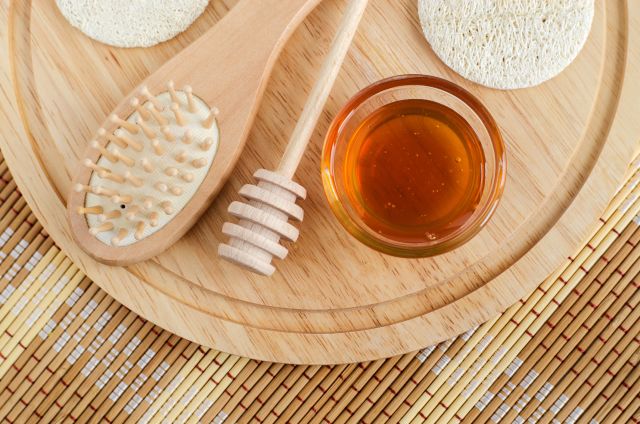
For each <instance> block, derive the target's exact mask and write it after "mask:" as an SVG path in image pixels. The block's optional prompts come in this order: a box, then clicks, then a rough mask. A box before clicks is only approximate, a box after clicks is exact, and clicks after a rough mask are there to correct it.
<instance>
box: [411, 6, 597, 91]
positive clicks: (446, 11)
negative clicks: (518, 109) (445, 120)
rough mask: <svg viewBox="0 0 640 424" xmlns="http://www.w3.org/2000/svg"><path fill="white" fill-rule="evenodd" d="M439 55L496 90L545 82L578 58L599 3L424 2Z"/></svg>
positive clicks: (427, 29)
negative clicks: (595, 5)
mask: <svg viewBox="0 0 640 424" xmlns="http://www.w3.org/2000/svg"><path fill="white" fill-rule="evenodd" d="M418 10H419V14H420V21H421V24H422V28H423V31H424V35H425V37H426V38H427V40H428V41H429V43H430V44H431V48H432V49H433V51H434V52H435V53H436V54H437V55H438V56H439V57H440V59H442V61H443V62H444V63H445V64H447V65H448V66H449V67H450V68H451V69H453V70H454V71H456V72H457V73H459V74H460V75H462V76H463V77H465V78H467V79H469V80H471V81H474V82H477V83H479V84H482V85H486V86H489V87H494V88H502V89H515V88H523V87H531V86H535V85H538V84H540V83H543V82H544V81H547V80H549V79H551V78H553V77H555V76H556V75H558V74H559V73H560V72H562V70H563V69H565V68H566V67H567V66H569V64H570V63H571V62H572V61H573V60H574V59H575V58H576V56H577V55H578V53H579V52H580V50H581V49H582V46H583V45H584V43H585V41H586V40H587V36H588V35H589V30H590V29H591V22H592V20H593V14H594V1H593V0H558V1H545V0H518V1H512V0H477V1H475V0H474V1H467V0H418Z"/></svg>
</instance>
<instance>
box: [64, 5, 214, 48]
mask: <svg viewBox="0 0 640 424" xmlns="http://www.w3.org/2000/svg"><path fill="white" fill-rule="evenodd" d="M208 3H209V0H107V1H105V0H56V4H57V5H58V8H59V9H60V12H62V14H63V15H64V17H65V18H66V19H67V20H68V21H69V22H70V23H71V25H73V26H74V27H76V28H78V29H79V30H80V31H82V32H84V33H85V34H86V35H88V36H89V37H91V38H93V39H94V40H97V41H100V42H103V43H106V44H110V45H112V46H116V47H149V46H153V45H155V44H158V43H160V42H162V41H166V40H168V39H170V38H173V37H175V36H176V35H178V34H179V33H181V32H182V31H184V30H185V29H187V28H188V27H189V25H191V24H192V23H193V21H195V20H196V18H198V16H200V14H202V12H203V11H204V9H205V7H206V6H207V4H208Z"/></svg>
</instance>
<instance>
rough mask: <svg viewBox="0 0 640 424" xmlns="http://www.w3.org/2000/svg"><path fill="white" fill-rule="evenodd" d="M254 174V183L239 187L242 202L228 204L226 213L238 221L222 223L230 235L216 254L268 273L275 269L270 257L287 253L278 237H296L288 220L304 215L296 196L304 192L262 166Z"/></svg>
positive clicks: (248, 267) (305, 193)
mask: <svg viewBox="0 0 640 424" xmlns="http://www.w3.org/2000/svg"><path fill="white" fill-rule="evenodd" d="M254 177H255V178H256V179H257V180H258V184H257V185H250V184H247V185H245V186H243V187H242V188H241V189H240V195H241V196H242V197H244V198H245V199H246V202H233V203H231V204H230V205H229V213H230V214H231V215H232V216H234V217H236V218H238V219H239V221H238V223H237V224H235V223H230V222H226V223H225V224H224V225H223V226H222V232H223V233H224V234H226V235H228V236H229V237H230V239H229V242H228V243H222V244H220V245H219V246H218V255H220V257H222V258H224V259H226V260H228V261H230V262H233V263H235V264H237V265H240V266H242V267H244V268H246V269H248V270H250V271H252V272H255V273H257V274H261V275H266V276H270V275H272V274H273V273H274V272H275V267H274V266H273V265H272V264H271V261H272V259H273V257H274V256H275V257H277V258H279V259H284V258H285V257H286V256H287V254H288V250H287V249H286V248H285V247H283V246H282V245H280V240H281V239H283V238H284V239H286V240H288V241H296V240H297V239H298V234H299V232H298V229H297V228H296V227H294V226H293V225H292V224H290V223H289V222H288V221H289V219H293V220H295V221H302V219H303V218H304V211H303V210H302V208H301V207H300V206H298V205H297V204H296V200H297V199H298V198H302V199H304V198H305V197H306V195H307V192H306V190H305V189H304V187H302V186H301V185H300V184H298V183H296V182H294V181H291V180H290V179H288V178H286V177H284V176H282V175H280V174H278V173H275V172H272V171H267V170H266V169H260V170H258V171H257V172H256V173H255V174H254Z"/></svg>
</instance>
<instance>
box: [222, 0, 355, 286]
mask: <svg viewBox="0 0 640 424" xmlns="http://www.w3.org/2000/svg"><path fill="white" fill-rule="evenodd" d="M366 6H367V0H351V1H350V2H349V4H348V6H347V10H346V11H345V15H344V18H343V21H342V23H341V24H340V27H339V28H338V32H337V34H336V36H335V38H334V40H333V43H332V46H331V50H330V51H329V54H328V55H327V58H326V59H325V61H324V64H323V66H322V69H321V70H320V75H319V77H318V80H317V81H316V84H315V85H314V87H313V89H312V91H311V93H310V95H309V98H308V99H307V102H306V104H305V107H304V109H303V111H302V114H301V115H300V119H299V120H298V122H297V124H296V127H295V129H294V131H293V133H292V135H291V138H290V139H289V142H288V144H287V148H286V150H285V153H284V155H283V157H282V159H281V161H280V164H279V165H278V168H277V169H276V170H275V171H268V170H266V169H260V170H258V171H257V172H256V173H255V174H254V177H255V178H256V179H257V180H258V183H257V184H246V185H244V186H243V187H242V188H241V189H240V192H239V193H240V195H241V196H242V197H244V198H245V199H246V202H239V201H235V202H233V203H231V204H230V205H229V214H230V215H232V216H234V217H236V218H238V219H239V221H238V223H231V222H226V223H225V224H224V225H223V227H222V232H223V233H224V234H226V235H228V236H229V237H230V239H229V241H228V243H226V244H224V243H223V244H220V245H219V246H218V254H219V255H220V256H221V257H222V258H224V259H226V260H228V261H230V262H233V263H236V264H238V265H240V266H242V267H244V268H246V269H248V270H250V271H253V272H255V273H258V274H262V275H266V276H270V275H272V274H273V272H274V271H275V267H274V266H273V265H272V264H271V262H272V259H273V257H274V256H275V257H277V258H279V259H284V258H285V257H286V256H287V253H288V249H287V248H286V247H284V246H282V245H281V244H280V240H281V239H283V238H284V239H285V240H288V241H292V242H295V241H296V240H297V238H298V235H299V231H298V229H297V228H296V227H295V226H293V225H292V224H291V223H289V222H288V221H289V219H293V220H295V221H302V219H303V217H304V211H303V210H302V208H301V207H300V206H299V205H297V204H296V200H297V199H298V198H301V199H304V198H305V197H306V190H305V188H304V187H303V186H301V185H300V184H298V183H296V182H294V181H293V180H292V178H293V175H294V174H295V172H296V169H297V168H298V165H299V164H300V160H301V159H302V156H303V154H304V151H305V150H306V147H307V144H308V143H309V140H310V139H311V135H312V133H313V130H314V128H315V126H316V123H317V121H318V119H319V117H320V114H321V113H322V110H323V109H324V105H325V103H326V100H327V98H328V97H329V93H330V92H331V88H332V87H333V84H334V82H335V79H336V77H337V76H338V72H339V71H340V67H341V65H342V62H343V60H344V57H345V56H346V54H347V51H348V50H349V46H350V45H351V41H352V40H353V37H354V35H355V33H356V31H357V28H358V24H359V22H360V19H361V18H362V15H363V14H364V10H365V8H366Z"/></svg>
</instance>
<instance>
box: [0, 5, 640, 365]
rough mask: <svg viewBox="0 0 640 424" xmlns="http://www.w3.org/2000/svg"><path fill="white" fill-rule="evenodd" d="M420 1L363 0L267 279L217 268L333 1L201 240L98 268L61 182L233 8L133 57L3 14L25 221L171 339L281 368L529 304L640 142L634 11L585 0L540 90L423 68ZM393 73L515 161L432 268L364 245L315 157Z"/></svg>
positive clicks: (284, 64)
mask: <svg viewBox="0 0 640 424" xmlns="http://www.w3.org/2000/svg"><path fill="white" fill-rule="evenodd" d="M415 3H416V2H415V0H402V1H393V2H391V1H372V2H371V5H370V7H369V9H368V10H367V13H366V15H365V18H364V21H363V23H362V25H361V28H360V31H359V33H358V35H357V36H356V40H355V44H354V46H353V47H352V49H351V51H350V54H349V57H348V58H347V61H346V63H345V66H344V69H343V70H342V73H341V75H340V77H339V80H338V82H337V84H336V86H335V88H334V90H333V93H332V97H331V100H330V101H329V103H328V106H327V109H326V113H325V114H324V116H323V118H322V120H321V122H320V124H319V125H318V128H317V131H316V133H315V135H314V138H313V140H312V142H311V147H310V148H309V151H308V152H307V155H306V157H305V159H304V161H303V163H302V166H301V168H300V170H299V172H298V174H297V177H296V178H297V180H298V181H300V182H301V183H303V184H304V185H305V186H306V187H307V189H308V190H309V196H308V199H307V200H306V201H304V205H303V207H304V209H305V211H306V216H305V220H304V223H303V224H302V225H301V228H300V230H301V238H300V240H299V241H298V242H297V243H296V244H294V245H292V246H291V248H292V252H291V254H290V256H289V257H288V258H287V259H286V260H285V261H280V262H277V264H276V265H277V268H278V271H277V272H276V274H275V276H274V277H272V278H271V279H267V278H263V277H257V276H255V275H253V274H250V273H247V272H244V271H242V270H240V269H239V268H237V267H235V266H233V265H231V264H228V263H226V262H222V261H220V260H219V259H218V258H217V255H216V248H217V245H218V242H219V240H221V239H222V238H223V236H222V234H221V232H220V228H221V226H222V223H223V222H224V221H225V220H226V219H227V213H226V208H227V206H228V204H229V203H230V202H231V201H232V200H233V199H237V194H236V193H237V191H238V188H239V187H240V186H241V185H242V184H244V183H246V182H250V181H252V177H251V172H252V171H253V170H255V169H258V168H261V167H264V168H267V169H269V168H272V167H274V166H275V164H276V163H277V160H278V159H279V157H280V156H281V154H282V151H283V146H284V144H285V142H286V140H287V138H288V134H289V133H290V132H291V130H292V128H293V126H294V123H295V119H296V116H297V115H298V114H299V113H300V111H301V108H302V104H303V102H304V100H305V98H306V94H307V92H308V90H309V87H310V86H311V84H312V82H313V78H314V76H315V75H316V74H317V70H318V68H319V64H320V63H321V61H322V58H323V55H324V53H325V52H326V50H327V48H328V44H329V41H330V39H331V37H332V36H333V34H334V32H335V30H336V27H337V24H338V22H339V18H340V13H341V11H342V10H343V9H344V5H345V2H344V1H342V0H326V1H324V2H323V3H322V4H321V5H320V6H319V7H318V9H317V10H316V11H314V12H313V13H312V15H311V16H310V17H309V18H308V19H307V21H305V23H304V25H303V26H302V27H301V28H300V29H299V30H298V31H297V32H296V33H295V34H294V36H293V38H292V39H291V40H290V42H289V43H288V45H287V47H286V48H285V51H284V53H283V54H282V56H281V58H280V60H279V62H278V64H277V66H276V68H275V70H274V74H273V77H272V79H271V81H270V83H269V86H268V87H267V92H266V95H265V99H264V101H263V103H262V105H261V107H260V110H259V113H258V116H257V121H256V124H255V125H254V128H253V130H252V132H251V135H250V137H249V141H248V144H247V148H246V150H245V152H244V154H243V155H242V158H241V160H240V162H239V164H238V167H237V169H236V170H235V172H234V174H233V176H232V178H231V179H230V181H229V182H228V183H227V185H226V187H225V189H224V190H223V191H222V192H221V194H220V195H219V196H218V198H217V200H216V201H215V202H214V203H213V205H212V206H211V208H210V209H209V210H208V211H207V213H206V214H205V215H204V217H203V218H202V219H201V220H200V222H199V223H198V224H197V225H196V226H195V227H194V229H193V230H192V231H190V232H189V233H188V234H187V235H186V236H185V237H184V238H183V239H182V240H181V241H179V242H178V243H176V244H175V245H174V246H173V247H172V248H171V249H170V250H169V251H167V252H166V253H163V254H162V255H160V256H158V257H157V258H155V259H153V260H150V261H147V262H145V263H141V264H139V265H136V266H131V267H128V268H118V267H109V266H104V265H101V264H99V263H96V262H95V261H93V260H91V259H90V258H89V257H87V256H86V255H85V254H83V253H82V252H81V251H80V249H79V248H78V247H77V246H76V245H75V244H74V243H73V241H72V239H71V236H70V233H69V228H68V225H67V222H66V219H65V212H64V208H65V205H64V199H65V197H66V193H67V192H68V190H69V188H70V175H72V174H73V173H75V169H74V167H75V166H77V163H78V162H77V159H78V157H79V155H80V154H81V153H82V151H83V150H84V147H85V145H86V143H87V140H88V138H89V137H90V136H91V134H92V133H93V132H94V131H95V129H96V128H97V126H98V125H99V123H100V122H101V121H102V120H103V118H104V116H105V115H106V114H107V113H108V112H109V111H110V110H111V109H112V108H113V107H114V106H115V105H116V104H117V102H118V101H119V100H120V99H121V97H122V96H123V95H124V94H125V93H127V92H128V91H129V90H131V89H132V88H133V87H134V86H135V85H136V84H137V83H138V82H139V81H140V80H141V79H142V78H143V77H145V76H146V75H147V74H148V73H149V72H151V71H153V70H154V69H156V68H157V67H158V66H160V65H161V64H162V63H163V62H164V61H166V60H167V59H168V58H170V57H171V56H172V54H175V53H176V52H178V51H180V49H182V48H184V46H186V45H187V44H188V43H189V42H191V41H193V40H194V39H195V38H196V37H197V36H198V35H199V34H201V33H202V32H203V31H204V30H205V29H206V28H208V27H209V26H210V25H213V24H215V22H216V21H217V20H218V19H219V18H220V17H221V16H222V15H224V13H225V12H226V7H227V5H232V4H233V2H229V1H227V2H224V3H223V2H221V1H219V0H214V1H212V2H211V4H210V6H209V7H208V9H207V11H206V13H205V15H204V16H203V17H201V18H200V19H198V21H196V23H195V24H194V25H193V27H191V28H190V29H189V30H188V31H187V32H186V33H185V34H182V35H181V36H179V37H178V38H176V39H174V40H172V41H170V42H167V43H164V44H162V45H160V46H156V47H153V48H149V49H133V50H125V49H117V48H110V47H107V46H104V45H101V44H99V43H96V42H94V41H92V40H90V39H88V38H86V37H84V36H83V35H82V34H80V33H79V32H78V31H76V30H74V29H73V28H71V27H70V26H69V25H68V24H67V23H66V22H65V21H64V19H63V18H62V16H61V15H60V14H59V12H58V11H57V9H56V7H55V4H54V2H52V1H12V2H10V4H9V6H8V8H7V6H6V3H5V4H4V5H3V6H2V7H0V12H1V13H2V15H0V18H1V19H0V27H2V29H0V31H2V32H1V34H2V38H1V41H2V46H1V47H0V58H1V59H0V60H1V62H0V63H1V69H2V71H3V73H2V75H1V77H2V80H1V81H0V82H1V86H0V88H1V90H0V99H1V100H2V105H1V106H0V108H1V112H2V113H3V115H2V118H3V120H2V125H1V126H0V127H1V128H0V147H2V151H3V154H4V156H5V158H6V160H7V161H8V163H9V165H10V169H11V171H12V173H13V175H14V177H15V179H16V181H17V182H18V185H19V187H20V189H21V191H22V192H23V194H24V195H25V197H26V198H27V200H28V202H29V204H30V205H31V207H32V209H33V210H34V212H35V213H36V215H37V216H38V218H39V219H40V220H41V221H42V224H43V225H44V227H45V228H46V229H47V231H48V232H49V233H50V234H51V235H52V236H53V238H54V239H55V240H56V242H57V243H58V244H59V245H60V246H61V247H62V249H63V250H64V251H65V252H66V253H67V254H68V255H69V256H70V257H71V258H72V259H73V260H74V262H75V263H76V264H77V265H78V266H80V267H81V268H82V269H83V270H84V271H85V272H86V273H87V275H88V276H89V277H90V278H92V279H93V280H94V281H95V282H96V283H98V284H99V285H100V286H101V287H102V288H104V289H105V290H106V291H107V292H108V293H109V294H111V295H112V296H114V297H115V298H116V299H117V300H118V301H120V302H122V303H124V304H125V305H126V306H128V307H129V308H131V309H133V310H134V311H136V312H137V313H139V314H141V315H142V316H143V317H145V318H147V319H149V320H151V321H153V322H155V323H157V324H159V325H161V326H163V327H165V328H167V329H169V330H171V331H173V332H175V333H177V334H179V335H180V336H183V337H186V338H188V339H190V340H194V341H197V342H199V343H202V344H204V345H208V346H212V347H214V348H216V349H220V350H223V351H226V352H231V353H235V354H239V355H245V356H249V357H252V358H258V359H265V360H272V361H281V362H293V363H339V362H351V361H363V360H371V359H375V358H381V357H386V356H391V355H396V354H400V353H404V352H408V351H411V350H416V349H419V348H422V347H425V346H427V345H430V344H433V343H435V342H438V341H441V340H443V339H445V338H448V337H451V336H454V335H456V334H458V333H460V332H462V331H464V330H466V329H468V328H470V327H473V326H474V325H477V324H478V323H480V322H482V321H484V320H486V319H488V318H490V317H492V316H494V315H495V314H497V313H498V312H499V311H502V310H504V309H505V308H506V307H508V306H509V305H511V304H513V303H514V302H516V301H517V300H518V299H519V298H521V297H523V296H525V295H526V294H527V293H529V292H530V291H532V290H533V289H534V288H535V287H536V285H537V284H539V283H540V282H541V280H543V279H544V278H545V277H547V276H548V275H549V273H551V272H552V271H553V269H554V268H556V267H557V266H559V265H560V264H561V262H562V261H563V260H565V259H566V257H567V255H570V254H571V253H572V252H573V251H574V249H576V248H577V247H578V246H579V245H580V243H581V242H582V241H583V240H584V239H585V237H586V236H587V235H589V231H590V228H591V225H592V224H593V222H594V221H595V220H596V219H597V217H598V214H599V213H600V212H601V211H602V210H603V209H604V207H605V205H606V204H607V201H608V199H609V196H610V194H611V193H613V191H614V189H615V188H616V186H617V185H618V184H619V183H620V181H621V180H622V178H623V173H624V169H625V165H626V163H627V161H628V160H629V159H630V158H631V157H632V154H633V152H634V150H636V149H637V147H638V143H637V137H638V134H640V113H639V111H638V98H640V67H639V66H638V63H640V20H639V17H640V4H639V3H638V2H633V1H630V2H624V1H616V2H605V1H603V0H601V1H597V2H596V3H597V4H596V9H597V10H596V15H595V18H594V22H593V28H592V31H591V35H590V37H589V39H588V41H587V44H586V46H585V48H584V49H583V51H582V52H581V53H580V55H579V57H578V58H577V59H576V61H575V62H574V63H573V64H572V65H571V66H570V67H569V68H568V69H567V70H566V71H565V72H563V73H562V74H561V75H560V76H558V77H556V78H555V79H553V80H552V81H549V82H547V83H545V84H543V85H541V86H539V87H535V88H531V89H524V90H517V91H498V90H492V89H488V88H484V87H480V86H478V85H475V84H472V83H470V82H468V81H465V80H463V79H462V78H460V77H459V76H457V75H456V74H454V73H453V72H452V71H450V70H449V69H448V68H447V67H446V66H444V65H443V64H442V63H441V62H440V61H439V60H438V59H437V58H436V57H435V55H434V54H433V52H432V51H431V49H430V48H429V46H428V44H427V43H426V42H425V41H424V39H423V37H422V35H421V32H420V30H419V23H418V20H417V11H416V5H415ZM220 42H224V40H220ZM237 60H243V52H238V58H237ZM401 73H423V74H431V75H437V76H441V77H444V78H447V79H449V80H452V81H454V82H455V83H457V84H460V85H462V86H464V87H465V88H467V89H468V90H469V91H471V92H472V93H474V94H475V95H476V96H478V97H479V98H480V99H481V100H482V101H483V102H484V104H485V105H486V106H487V107H488V109H489V110H490V111H491V113H492V114H493V116H494V117H495V118H496V120H497V122H498V124H499V126H500V128H501V130H502V133H503V135H504V138H505V140H506V144H507V149H508V159H509V176H508V181H507V184H506V191H505V194H504V197H503V199H502V202H501V205H500V207H499V209H498V211H497V213H496V215H495V216H494V217H493V219H492V221H491V223H490V224H489V225H488V226H487V228H486V229H484V230H483V231H482V232H481V233H480V234H479V235H478V236H477V237H476V238H475V239H473V240H472V241H471V242H469V243H468V244H466V245H465V246H463V247H461V248H459V249H457V250H455V251H454V252H451V253H448V254H445V255H442V256H439V257H435V258H430V259H422V260H407V259H398V258H394V257H389V256H384V255H382V254H378V253H376V252H374V251H372V250H370V249H368V248H366V247H364V246H362V245H360V244H359V243H358V242H356V241H355V240H354V239H353V238H351V237H350V236H349V235H348V234H347V233H346V232H345V231H344V230H343V229H342V227H341V226H340V225H339V223H338V222H337V221H336V219H334V217H333V216H332V214H331V211H330V210H329V207H328V205H327V204H326V203H325V200H324V196H323V193H322V186H321V180H320V173H319V153H320V148H321V145H322V140H323V135H324V133H325V132H326V130H327V127H328V124H329V121H330V119H331V117H332V116H333V115H334V114H335V113H336V111H337V110H338V109H339V108H340V107H341V106H342V105H343V104H344V102H345V101H346V100H347V99H348V98H349V97H350V96H351V95H353V94H354V93H355V92H356V91H357V90H358V89H359V88H362V87H364V86H365V85H367V84H369V83H371V82H373V81H376V80H378V79H380V78H383V77H387V76H391V75H394V74H401ZM242 83H243V81H238V84H242ZM221 142H222V143H224V135H223V136H222V139H221Z"/></svg>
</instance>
